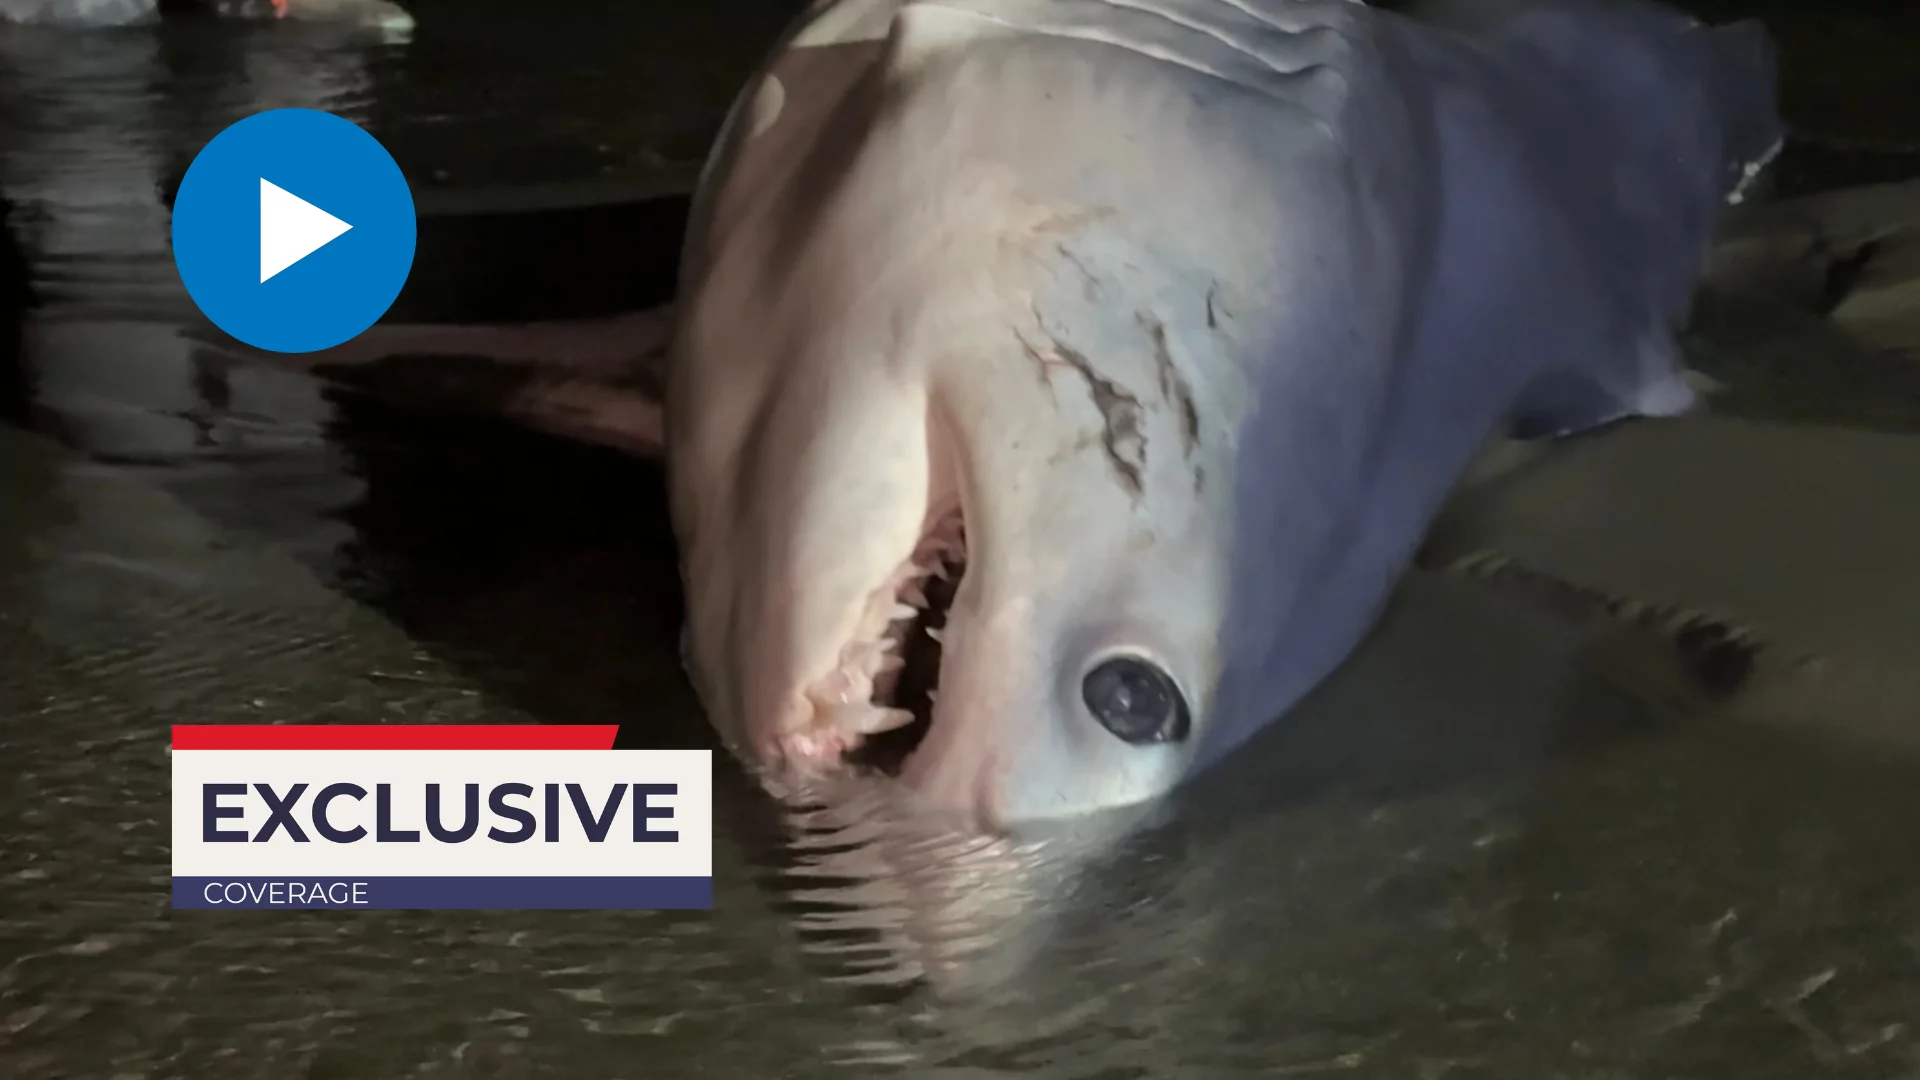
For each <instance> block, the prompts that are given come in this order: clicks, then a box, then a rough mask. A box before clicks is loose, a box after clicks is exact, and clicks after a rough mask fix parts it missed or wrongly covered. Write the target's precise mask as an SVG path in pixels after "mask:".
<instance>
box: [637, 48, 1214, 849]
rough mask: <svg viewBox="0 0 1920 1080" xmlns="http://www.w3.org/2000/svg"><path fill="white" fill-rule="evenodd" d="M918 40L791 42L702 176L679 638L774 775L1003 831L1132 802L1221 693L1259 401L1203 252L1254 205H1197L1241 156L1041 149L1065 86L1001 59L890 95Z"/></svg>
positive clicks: (1057, 123) (724, 711)
mask: <svg viewBox="0 0 1920 1080" xmlns="http://www.w3.org/2000/svg"><path fill="white" fill-rule="evenodd" d="M911 37H912V35H911V34H903V33H902V32H900V31H899V29H898V28H897V27H896V32H895V34H894V38H893V39H892V40H891V41H890V42H881V41H868V42H862V43H858V44H857V45H855V46H850V47H851V48H856V49H858V48H868V49H874V50H879V51H880V53H879V54H876V55H885V56H887V57H890V58H889V59H887V60H886V62H885V63H884V64H880V63H874V62H871V61H869V62H868V63H866V64H862V63H858V62H853V61H851V60H849V58H848V56H846V55H838V56H835V55H830V54H832V51H833V49H834V48H836V47H835V46H828V47H825V48H819V49H793V50H790V51H789V52H788V53H787V54H786V59H785V60H784V61H783V64H784V65H785V66H781V65H778V64H777V65H776V66H775V67H774V68H773V70H772V74H770V75H767V76H763V78H762V81H761V82H760V83H759V84H758V85H757V87H755V86H750V87H749V88H748V92H747V94H746V96H745V97H744V98H743V102H745V103H747V104H743V106H742V107H741V108H740V109H739V110H737V111H736V115H735V116H734V117H733V118H732V119H731V120H730V121H729V124H728V128H727V130H725V131H723V133H722V136H721V142H720V144H719V148H718V150H717V152H716V157H715V159H714V160H713V162H712V163H711V164H710V165H709V169H708V174H707V177H706V182H705V184H704V185H703V188H702V190H701V192H700V194H699V195H698V196H697V198H696V202H695V206H694V210H693V221H692V225H691V230H690V232H689V245H688V250H687V253H686V256H685V258H686V262H685V264H684V267H683V275H682V290H681V298H680V301H679V305H678V311H677V330H676V338H675V341H674V344H673V347H672V349H671V352H670V356H669V365H668V368H669V376H668V380H667V388H666V409H665V413H666V416H667V421H666V438H667V450H666V458H667V462H668V468H669V478H670V488H671V490H672V498H673V516H674V520H675V527H676V530H677V532H678V534H679V539H680V546H681V550H682V577H683V580H684V583H685V587H686V594H687V602H688V615H687V618H688V624H687V631H686V635H685V639H684V652H685V660H686V663H687V666H688V669H689V672H690V674H691V676H692V678H693V680H694V682H695V684H696V687H697V688H698V690H699V692H700V694H701V696H702V699H703V701H704V703H705V705H706V708H707V710H708V712H709V714H710V716H711V718H712V720H713V721H714V723H715V726H716V727H717V728H718V729H719V730H720V731H721V733H722V734H723V736H724V737H725V738H726V739H727V741H728V742H729V743H730V745H731V746H732V747H733V748H734V749H735V751H736V752H737V754H738V755H739V756H740V757H742V758H744V759H745V760H746V761H747V762H749V763H750V764H752V765H754V766H757V767H759V768H760V769H762V770H763V771H764V774H770V775H779V776H794V775H798V776H806V775H810V774H812V775H817V774H819V773H821V772H823V771H827V772H830V771H833V770H839V769H845V768H855V769H861V768H872V769H878V770H880V771H881V772H883V773H885V774H888V775H891V776H893V777H895V778H897V780H898V782H899V783H901V784H903V785H905V786H907V787H908V788H910V789H912V791H913V792H914V793H915V794H916V795H917V796H918V797H919V798H920V799H921V800H922V801H923V802H924V803H925V804H928V805H930V806H932V807H934V808H936V809H938V810H942V811H946V812H951V813H954V814H956V815H959V816H962V817H964V818H966V819H968V820H970V821H971V822H973V823H975V824H981V825H989V826H991V825H994V824H998V823H1006V822H1014V821H1027V820H1035V819H1049V818H1056V819H1057V818H1062V817H1069V816H1076V815H1081V814H1085V813H1087V812H1090V811H1095V810H1100V809H1103V808H1110V807H1117V806H1123V805H1128V804H1135V803H1139V802H1142V801H1144V800H1148V799H1152V798H1154V797H1155V796H1158V795H1160V794H1163V793H1165V792H1166V791H1167V790H1169V789H1170V788H1172V787H1173V786H1175V785H1176V784H1177V783H1178V782H1179V780H1180V779H1181V777H1182V776H1183V775H1185V774H1187V773H1188V772H1189V771H1190V770H1191V768H1192V766H1193V764H1194V761H1195V760H1196V756H1197V754H1198V752H1199V747H1201V746H1202V745H1203V743H1204V742H1205V741H1206V738H1205V737H1206V735H1207V734H1208V728H1209V726H1210V725H1211V724H1212V723H1213V722H1214V719H1215V717H1216V710H1215V708H1214V698H1215V688H1216V685H1217V684H1218V682H1219V680H1220V678H1221V672H1222V669H1223V666H1224V665H1223V658H1222V656H1221V655H1220V653H1219V643H1220V629H1221V627H1222V625H1223V623H1224V622H1225V621H1226V616H1227V609H1228V606H1229V580H1230V577H1231V566H1230V564H1231V562H1232V559H1233V556H1234V550H1233V549H1234V536H1233V535H1232V531H1233V528H1234V518H1233V515H1232V513H1231V512H1230V506H1231V502H1232V499H1233V491H1232V489H1233V486H1234V482H1233V471H1234V469H1233V461H1232V453H1233V451H1232V449H1231V442H1232V438H1231V435H1230V434H1229V433H1230V432H1231V431H1232V429H1233V428H1234V426H1235V424H1236V423H1237V422H1238V418H1239V416H1240V414H1241V412H1242V411H1243V409H1244V403H1245V402H1246V400H1247V399H1248V397H1249V396H1250V395H1249V391H1248V388H1247V387H1246V386H1245V385H1243V378H1242V375H1241V371H1240V368H1239V367H1237V366H1236V365H1235V364H1234V363H1232V362H1230V359H1229V354H1230V353H1231V352H1232V351H1233V349H1234V348H1235V347H1236V346H1235V344H1234V341H1233V333H1232V329H1231V322H1232V318H1233V316H1232V308H1233V307H1234V305H1235V304H1236V303H1238V302H1239V301H1238V298H1237V297H1236V296H1235V295H1234V294H1233V290H1232V289H1231V288H1230V287H1227V286H1217V285H1213V284H1210V279H1209V277H1208V274H1207V272H1206V263H1207V260H1208V258H1209V257H1210V255H1212V254H1217V253H1218V252H1219V251H1220V250H1222V249H1223V246H1224V245H1225V244H1226V243H1227V238H1226V236H1225V234H1226V233H1229V232H1231V231H1232V230H1233V229H1236V228H1239V227H1240V225H1239V224H1238V223H1235V222H1230V221H1224V220H1222V219H1221V216H1220V215H1218V214H1212V213H1208V212H1206V209H1205V208H1206V207H1207V206H1209V205H1218V202H1216V200H1228V201H1230V200H1232V199H1234V198H1236V197H1237V196H1239V195H1240V194H1241V193H1240V192H1239V191H1238V190H1236V188H1235V185H1236V184H1237V183H1240V182H1241V177H1240V176H1239V175H1237V174H1235V173H1234V172H1232V171H1231V170H1222V171H1220V172H1218V173H1217V174H1216V175H1215V176H1214V177H1213V178H1208V177H1206V176H1203V175H1200V176H1194V177H1191V178H1189V180H1188V182H1187V183H1186V185H1185V188H1184V190H1183V193H1182V196H1181V197H1180V198H1179V199H1174V200H1168V199H1164V198H1162V197H1161V196H1162V194H1163V193H1159V192H1155V191H1153V190H1150V189H1148V188H1146V187H1143V186H1142V185H1139V184H1137V183H1133V184H1129V183H1128V182H1126V181H1125V180H1123V179H1115V180H1114V181H1113V182H1111V183H1105V182H1101V181H1097V180H1096V181H1094V182H1088V181H1087V180H1086V179H1085V177H1084V176H1083V175H1082V174H1081V173H1080V171H1079V170H1080V167H1081V163H1082V162H1083V161H1085V160H1087V159H1088V158H1091V159H1093V160H1097V161H1100V162H1101V164H1102V166H1103V167H1104V168H1106V169H1109V170H1111V172H1110V175H1111V176H1112V177H1115V178H1124V177H1127V176H1139V175H1151V174H1152V172H1153V170H1156V169H1158V168H1161V167H1162V166H1163V164H1164V162H1166V161H1167V160H1169V157H1168V155H1169V154H1172V155H1174V156H1176V157H1177V155H1178V148H1177V147H1174V148H1171V149H1168V148H1149V147H1145V146H1142V145H1140V144H1138V143H1134V142H1132V141H1130V140H1127V139H1125V138H1124V137H1123V135H1124V133H1115V135H1114V136H1113V137H1111V138H1104V137H1103V138H1100V139H1098V140H1089V142H1088V146H1087V149H1086V155H1087V156H1086V157H1075V156H1073V155H1060V154H1046V153H1041V152H1039V151H1038V147H1039V146H1041V145H1044V144H1046V143H1047V142H1048V141H1050V140H1057V139H1059V138H1061V137H1063V136H1064V135H1065V134H1066V133H1067V132H1068V131H1069V130H1070V128H1071V120H1072V116H1071V114H1056V115H1054V116H1051V117H1037V118H1035V119H1034V120H1033V122H1031V123H1030V124H1027V125H1012V124H1008V123H1006V122H1004V118H1005V117H1006V116H1007V115H1008V110H1009V109H1012V108H1013V107H1014V104H1015V102H1016V101H1018V100H1030V99H1032V98H1034V97H1036V96H1038V95H1037V94H1036V93H1035V91H1034V90H1033V88H1031V87H1029V88H1027V89H1026V90H1024V91H1023V92H1021V93H1018V94H1010V95H1008V96H1003V95H1001V94H999V93H982V92H981V90H982V86H981V80H983V79H986V80H987V81H988V82H991V81H992V80H991V78H990V77H989V76H990V75H991V73H990V72H984V71H978V70H967V71H964V72H961V73H957V74H954V75H952V76H951V77H953V78H959V79H962V80H963V81H965V82H966V83H967V86H966V91H967V95H968V104H967V107H966V108H964V109H956V108H954V107H953V99H952V98H951V97H950V96H948V95H947V93H945V92H944V91H943V90H942V89H941V85H942V83H941V80H940V79H938V78H936V79H933V80H931V81H929V82H928V83H926V84H924V88H923V90H921V91H915V92H912V93H905V92H899V91H898V89H897V88H895V89H894V90H889V91H887V92H884V93H883V92H879V91H878V90H876V88H875V86H874V84H873V80H875V79H878V78H882V77H885V78H898V77H899V71H900V70H901V69H902V68H903V67H907V66H911V65H909V64H907V63H906V62H905V61H904V60H903V59H902V53H903V51H911V50H910V49H908V48H907V47H906V46H903V44H902V42H903V40H906V39H910V38H911ZM907 44H908V45H910V44H911V42H910V41H908V42H907ZM888 50H890V52H889V51H888ZM822 54H829V55H822ZM909 59H910V58H909ZM847 70H851V71H853V72H855V73H856V74H855V75H854V76H852V77H849V78H846V79H844V80H842V81H841V83H840V84H838V86H837V87H836V86H834V85H823V83H829V84H830V83H831V80H823V79H822V78H820V77H819V76H818V74H817V73H818V72H822V71H847ZM1026 70H1034V69H1033V68H1031V67H1029V68H1027V69H1026ZM783 77H784V78H785V79H786V80H787V83H788V84H789V86H788V88H787V89H786V90H784V91H780V90H777V89H776V90H774V91H769V90H768V87H769V86H773V87H776V88H777V87H779V86H780V83H779V82H778V81H770V80H778V79H780V78H783ZM794 85H807V86H809V87H811V91H812V92H811V93H810V94H809V95H807V96H806V97H802V96H801V95H799V94H798V93H796V92H795V90H794V89H793V88H792V87H793V86H794ZM946 85H947V86H948V87H949V88H951V87H952V84H951V83H948V84H946ZM869 101H876V102H885V103H887V104H886V105H885V107H879V106H877V105H873V104H869V103H868V102H869ZM753 103H758V105H757V107H750V106H752V105H753ZM769 103H771V104H769ZM934 117H939V119H938V120H937V121H935V120H934V119H933V118H934ZM1200 138H1201V139H1202V140H1204V139H1205V133H1202V134H1201V136H1200ZM783 140H786V141H783ZM1216 145H1224V144H1216ZM1128 188H1131V190H1127V189H1128ZM1156 199H1158V200H1159V205H1158V206H1157V208H1156ZM1142 215H1144V216H1142ZM1147 220H1151V221H1152V223H1153V224H1152V227H1151V228H1145V229H1143V228H1141V227H1140V224H1141V222H1143V221H1147ZM1248 306H1251V305H1250V304H1249V305H1248ZM748 312H751V316H750V317H749V316H747V314H746V313H748Z"/></svg>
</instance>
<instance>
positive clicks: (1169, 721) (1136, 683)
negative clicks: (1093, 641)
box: [1080, 656, 1192, 746]
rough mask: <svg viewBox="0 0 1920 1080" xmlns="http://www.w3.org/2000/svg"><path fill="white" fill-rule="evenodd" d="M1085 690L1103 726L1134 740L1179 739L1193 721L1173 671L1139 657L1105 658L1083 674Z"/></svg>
mask: <svg viewBox="0 0 1920 1080" xmlns="http://www.w3.org/2000/svg"><path fill="white" fill-rule="evenodd" d="M1080 696H1081V698H1082V699H1083V700H1085V701H1086V703H1087V711H1089V712H1091V713H1093V717H1094V719H1096V720H1098V721H1100V724H1101V726H1102V727H1105V728H1106V729H1107V730H1108V731H1111V732H1113V733H1114V734H1115V735H1116V736H1118V737H1119V738H1120V740H1121V741H1122V742H1126V743H1130V744H1132V745H1134V746H1146V745H1148V744H1150V743H1169V742H1179V741H1180V740H1182V739H1185V738H1186V737H1187V731H1188V729H1189V728H1190V727H1192V718H1191V717H1190V716H1189V715H1188V713H1187V699H1186V698H1185V697H1183V696H1181V693H1180V687H1179V686H1178V685H1177V684H1176V683H1175V682H1174V681H1173V676H1171V675H1169V674H1167V673H1166V672H1165V671H1163V670H1161V669H1160V668H1159V667H1158V666H1156V665H1154V664H1152V663H1149V662H1148V661H1145V660H1142V659H1140V658H1138V657H1134V656H1116V657H1114V658H1112V659H1110V660H1104V661H1101V663H1100V664H1099V666H1097V667H1095V668H1094V669H1093V670H1092V671H1089V672H1087V676H1086V678H1085V679H1082V680H1081V682H1080Z"/></svg>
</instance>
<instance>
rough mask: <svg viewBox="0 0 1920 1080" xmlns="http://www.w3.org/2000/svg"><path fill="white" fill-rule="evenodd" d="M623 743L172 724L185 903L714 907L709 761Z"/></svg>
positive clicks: (464, 732) (591, 731)
mask: <svg viewBox="0 0 1920 1080" xmlns="http://www.w3.org/2000/svg"><path fill="white" fill-rule="evenodd" d="M615 730H616V729H615V728H613V727H611V726H559V725H554V726H546V725H530V726H518V725H478V726H448V725H399V724H375V725H365V726H341V725H179V726H176V727H175V728H174V729H173V906H174V907H175V908H178V909H188V908H193V909H203V910H225V909H229V908H245V909H261V908H269V909H271V908H281V909H311V908H349V909H363V910H376V909H389V908H415V909H453V908H463V909H489V910H514V909H536V908H537V909H561V908H564V909H588V908H625V909H635V908H654V909H659V908H709V907H711V906H712V904H713V806H712V802H713V786H712V782H713V778H712V765H713V762H712V754H711V752H709V751H705V750H614V749H613V748H612V747H613V737H614V733H615Z"/></svg>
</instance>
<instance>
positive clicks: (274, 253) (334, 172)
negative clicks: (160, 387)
mask: <svg viewBox="0 0 1920 1080" xmlns="http://www.w3.org/2000/svg"><path fill="white" fill-rule="evenodd" d="M413 247H414V209H413V193H412V191H410V190H409V189H408V187H407V178H406V177H405V176H403V175H401V173H400V166H399V165H397V164H395V163H394V160H393V155H392V154H389V153H387V150H386V147H383V146H381V145H380V142H379V140H377V139H375V138H374V137H373V136H372V135H369V134H367V132H366V131H365V130H364V129H362V128H361V127H360V126H359V125H358V124H355V123H354V122H353V121H351V120H348V119H346V118H344V117H340V116H335V115H334V114H332V113H328V112H321V111H318V110H316V109H273V110H270V111H268V112H263V113H256V114H254V115H253V116H249V117H247V118H246V119H245V120H241V121H239V122H238V123H235V124H233V125H232V126H230V127H228V128H227V129H226V130H225V131H222V132H221V133H220V134H218V135H216V136H214V137H213V141H211V142H209V143H207V145H206V146H205V147H203V148H201V150H200V153H199V154H198V155H197V156H195V157H194V159H193V164H192V165H190V166H188V167H187V174H186V176H185V177H184V178H183V179H182V180H181V181H180V191H179V193H178V194H177V195H175V196H174V201H173V262H174V265H175V266H176V267H177V268H179V271H180V280H181V281H182V282H183V283H184V284H185V285H186V287H187V294H188V295H189V296H191V297H193V302H194V303H195V304H196V305H198V306H199V308H200V311H201V313H202V314H204V315H206V317H207V318H208V319H210V320H212V322H213V324H214V325H215V326H218V327H219V328H220V329H222V330H224V331H226V332H227V333H229V334H231V335H233V336H234V337H236V338H238V339H240V340H241V341H243V342H245V343H247V344H248V345H251V346H253V347H254V348H256V349H265V350H268V351H270V352H281V353H305V352H315V351H317V350H320V349H328V348H332V347H333V346H335V345H338V344H340V343H342V342H344V341H348V340H350V339H352V338H353V337H355V336H356V335H358V334H360V333H361V332H363V331H365V330H366V329H367V328H368V327H370V326H372V325H373V324H374V323H375V322H376V321H378V320H379V318H380V317H381V316H382V315H385V314H386V313H387V309H388V308H390V307H392V306H393V302H394V300H395V299H396V298H398V297H399V295H400V289H401V287H402V286H404V285H405V284H406V283H407V273H408V271H410V270H412V269H413Z"/></svg>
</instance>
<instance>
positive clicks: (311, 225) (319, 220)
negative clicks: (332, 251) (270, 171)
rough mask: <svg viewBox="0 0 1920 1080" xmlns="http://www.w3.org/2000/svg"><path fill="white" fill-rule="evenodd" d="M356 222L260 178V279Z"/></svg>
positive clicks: (267, 279) (301, 257)
mask: <svg viewBox="0 0 1920 1080" xmlns="http://www.w3.org/2000/svg"><path fill="white" fill-rule="evenodd" d="M351 228H353V226H351V225H349V224H347V223H346V222H344V221H341V220H340V219H339V218H337V217H334V216H333V215H332V214H329V213H327V212H326V211H325V210H322V209H320V208H319V207H317V206H315V205H313V204H312V203H310V202H308V201H307V200H305V199H303V198H301V197H300V196H298V195H294V194H291V193H289V192H288V191H287V189H286V188H283V187H281V186H280V185H279V184H276V183H274V182H273V181H271V180H268V179H267V178H266V177H264V176H263V177H261V178H260V280H261V281H262V282H266V281H270V280H272V279H273V275H275V274H277V273H279V272H280V271H282V270H285V269H286V268H287V267H289V266H292V265H293V264H294V263H297V262H299V261H300V260H301V259H304V258H306V257H307V256H309V255H311V254H313V253H314V252H316V251H319V250H320V249H321V248H323V247H326V246H327V245H328V244H331V243H333V239H334V237H336V236H339V235H340V234H341V233H343V232H346V231H347V230H348V229H351Z"/></svg>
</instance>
